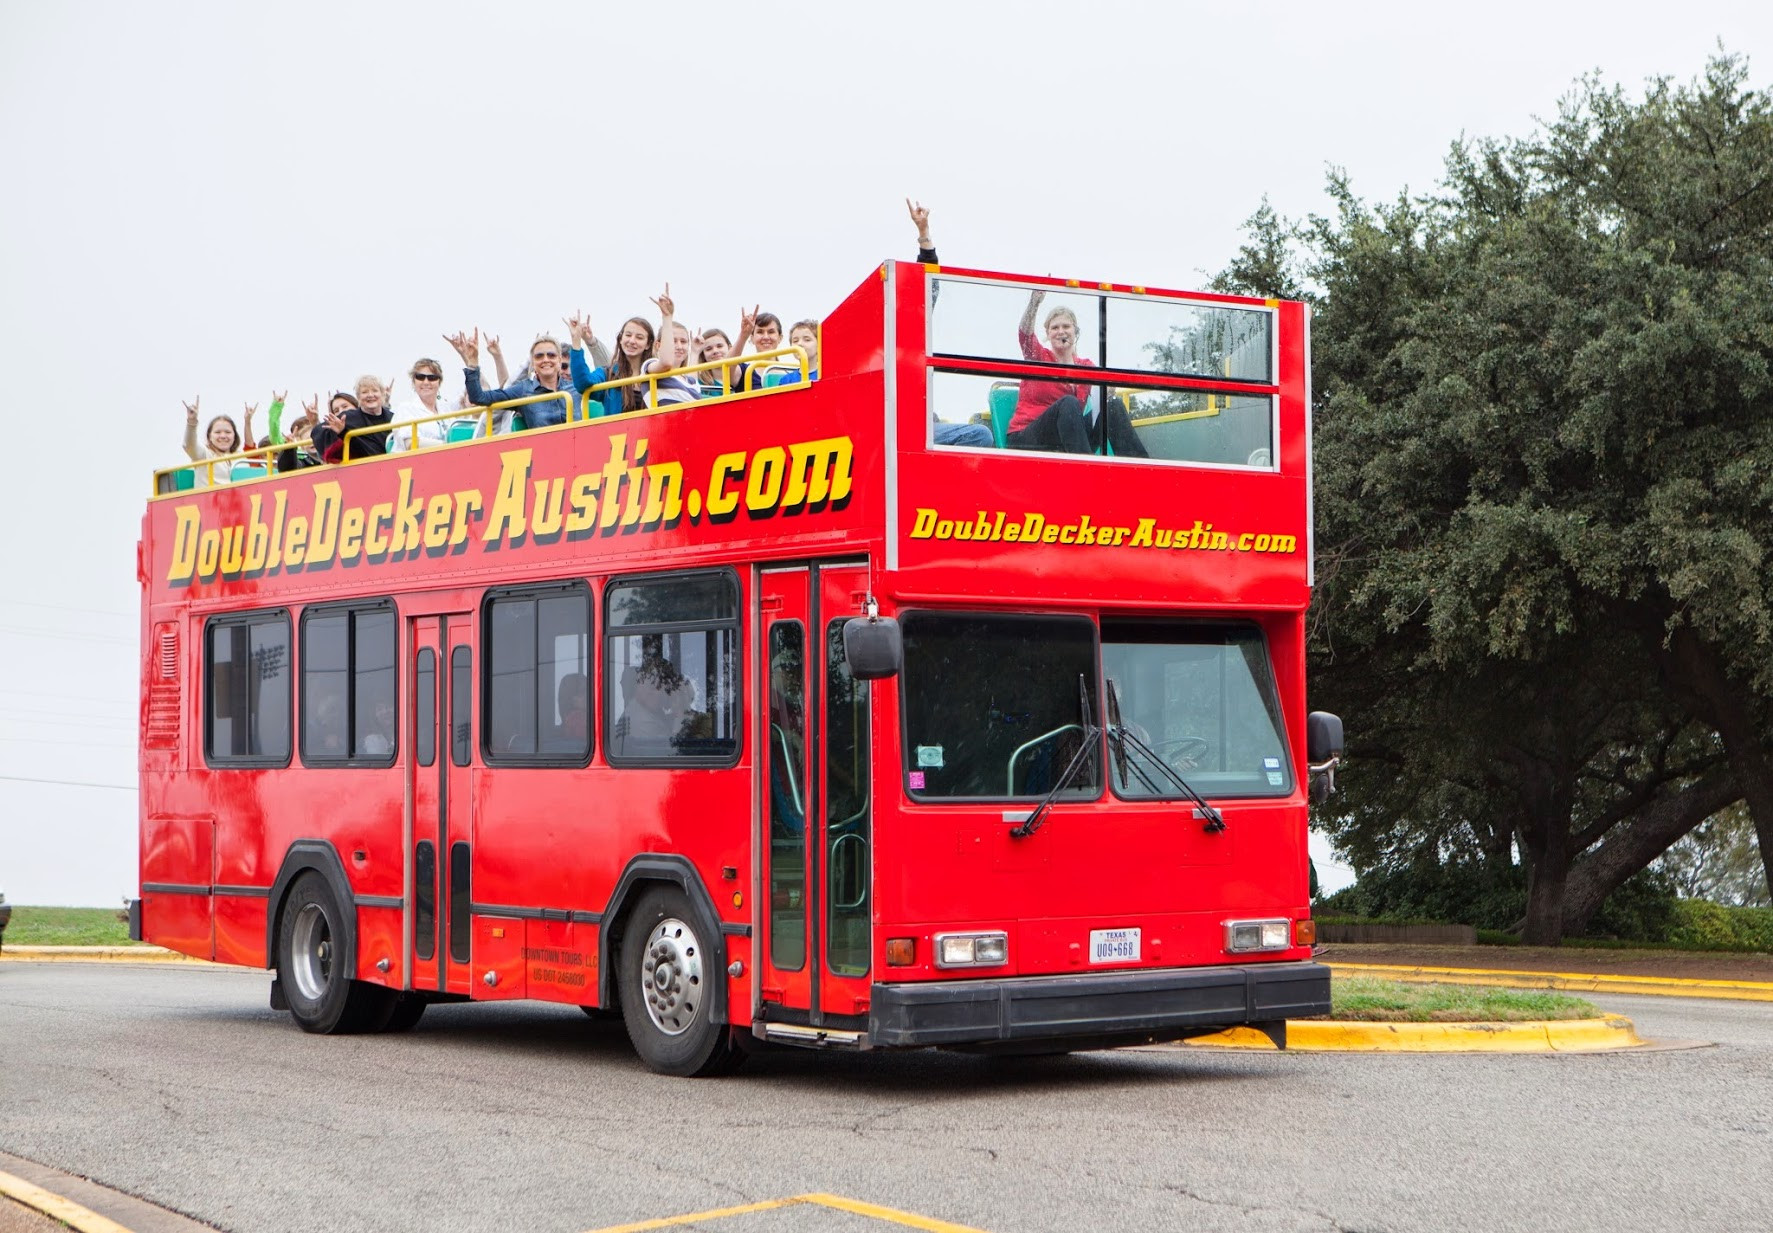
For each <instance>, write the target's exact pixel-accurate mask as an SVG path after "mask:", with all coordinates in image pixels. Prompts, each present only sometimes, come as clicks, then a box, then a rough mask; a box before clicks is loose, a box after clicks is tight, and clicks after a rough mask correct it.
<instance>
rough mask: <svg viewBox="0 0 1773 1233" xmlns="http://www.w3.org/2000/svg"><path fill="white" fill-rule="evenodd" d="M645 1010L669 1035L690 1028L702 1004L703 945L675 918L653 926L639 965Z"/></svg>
mask: <svg viewBox="0 0 1773 1233" xmlns="http://www.w3.org/2000/svg"><path fill="white" fill-rule="evenodd" d="M640 982H641V988H642V990H643V991H644V992H645V996H646V1013H647V1015H648V1016H649V1017H650V1018H651V1019H652V1021H653V1026H654V1027H656V1028H658V1029H659V1030H660V1031H661V1032H663V1033H665V1035H667V1036H676V1035H678V1034H679V1033H681V1032H685V1031H687V1030H688V1029H689V1027H690V1025H691V1024H693V1023H694V1022H695V1020H696V1013H697V1011H698V1009H699V1008H700V1007H701V1005H702V944H701V942H700V941H698V940H697V938H696V934H695V931H694V930H693V929H691V928H690V927H689V926H688V925H687V924H685V923H684V922H683V921H680V920H678V919H676V918H675V917H667V918H666V919H664V920H662V921H660V922H659V923H658V924H656V925H654V926H653V930H652V933H651V934H649V935H648V937H647V940H646V957H645V959H643V960H642V961H641V967H640Z"/></svg>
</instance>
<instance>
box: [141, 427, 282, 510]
mask: <svg viewBox="0 0 1773 1233" xmlns="http://www.w3.org/2000/svg"><path fill="white" fill-rule="evenodd" d="M301 445H302V442H300V441H284V442H282V443H281V444H278V445H261V446H258V447H257V448H255V449H250V450H241V451H240V452H239V453H236V454H217V455H213V456H211V457H208V458H204V459H200V460H197V461H192V462H183V463H180V464H179V465H177V466H175V467H161V468H160V469H159V470H157V471H155V472H154V477H153V485H154V486H153V490H152V492H151V494H150V495H152V496H156V497H161V496H168V495H170V494H172V493H175V492H187V491H189V490H190V489H189V487H186V488H181V487H179V485H178V481H177V478H176V477H177V476H178V474H179V473H180V472H181V471H189V472H190V473H191V476H192V479H193V481H195V479H196V476H197V474H198V473H199V472H202V473H203V475H204V482H205V483H206V484H207V485H208V486H209V487H212V488H213V487H215V486H216V484H217V482H218V481H217V480H216V477H215V472H216V468H217V467H219V466H222V465H223V464H226V466H227V473H226V474H224V476H223V477H222V479H221V480H220V481H219V482H220V483H223V484H235V483H248V482H250V481H251V480H252V479H264V478H266V476H270V475H275V474H276V473H277V466H276V464H275V463H274V462H273V461H272V455H274V454H281V453H282V452H283V451H284V450H288V449H297V448H299V447H300V446H301ZM255 460H256V461H262V462H263V463H264V464H265V472H264V475H258V476H242V477H241V478H240V479H238V480H236V479H235V478H234V477H233V471H234V464H235V463H239V462H253V461H255ZM192 486H195V485H194V483H193V485H192Z"/></svg>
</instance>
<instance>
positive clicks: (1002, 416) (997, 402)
mask: <svg viewBox="0 0 1773 1233" xmlns="http://www.w3.org/2000/svg"><path fill="white" fill-rule="evenodd" d="M1021 392H1022V387H1021V385H1019V384H1017V385H994V386H992V387H991V404H990V406H991V439H992V441H993V442H995V443H996V445H997V448H998V449H1000V450H1001V449H1003V448H1005V447H1006V446H1008V445H1009V443H1010V420H1011V418H1012V417H1013V416H1014V415H1015V414H1016V397H1017V396H1018V395H1019V394H1020V393H1021Z"/></svg>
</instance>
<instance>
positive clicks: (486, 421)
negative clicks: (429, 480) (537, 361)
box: [340, 389, 573, 462]
mask: <svg viewBox="0 0 1773 1233" xmlns="http://www.w3.org/2000/svg"><path fill="white" fill-rule="evenodd" d="M556 400H558V401H559V402H560V404H561V406H562V408H563V409H564V413H565V414H564V418H569V419H570V418H571V417H572V413H573V392H572V390H571V389H564V390H553V391H550V392H546V393H541V394H530V395H527V396H526V397H523V398H507V399H506V400H505V401H504V402H489V403H487V404H486V405H485V406H481V407H476V408H475V409H474V413H475V415H476V416H477V417H478V418H479V419H480V421H481V425H482V427H483V428H484V431H483V432H481V433H480V435H481V436H483V437H490V436H492V435H493V416H494V415H495V414H497V413H498V412H500V411H504V410H507V409H510V408H514V407H527V406H529V405H530V404H531V403H535V402H553V401H556ZM466 414H467V413H466V412H462V411H452V412H450V413H448V414H447V415H428V416H426V417H425V418H424V419H422V420H402V421H401V422H400V424H399V425H398V427H396V428H389V427H388V426H387V425H386V424H382V425H370V426H368V427H364V428H353V429H351V431H349V432H347V433H346V434H345V452H344V454H343V455H342V456H341V459H340V461H342V462H350V461H352V458H351V441H352V438H354V437H367V436H368V435H369V434H370V433H372V432H386V433H393V432H397V431H399V430H400V429H403V428H405V427H406V426H407V425H409V424H429V423H431V422H432V421H434V420H442V419H462V418H463V417H464V416H465V415H466ZM413 435H414V439H415V440H416V439H417V436H418V434H417V433H416V432H415V433H414V434H413ZM373 457H376V455H373V454H364V455H360V456H359V457H358V459H357V461H359V462H361V461H362V460H363V458H373Z"/></svg>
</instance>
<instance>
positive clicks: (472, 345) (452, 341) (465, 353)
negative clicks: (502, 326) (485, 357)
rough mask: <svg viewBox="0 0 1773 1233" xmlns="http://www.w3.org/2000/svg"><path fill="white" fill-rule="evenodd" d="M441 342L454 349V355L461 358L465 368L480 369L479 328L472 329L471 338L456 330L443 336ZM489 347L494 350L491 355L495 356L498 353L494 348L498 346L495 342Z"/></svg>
mask: <svg viewBox="0 0 1773 1233" xmlns="http://www.w3.org/2000/svg"><path fill="white" fill-rule="evenodd" d="M443 341H444V342H446V343H448V344H449V345H450V346H452V347H454V348H455V349H456V354H457V355H459V356H461V357H462V363H463V364H464V365H465V366H467V367H469V368H479V367H480V327H479V326H475V327H474V335H473V337H469V336H468V335H467V334H464V333H462V332H461V331H459V330H458V331H457V332H456V333H454V334H445V335H444V336H443ZM490 345H491V346H492V347H493V348H494V351H493V354H494V355H497V354H498V351H497V350H496V348H497V345H498V344H497V343H496V342H494V343H492V344H490Z"/></svg>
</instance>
